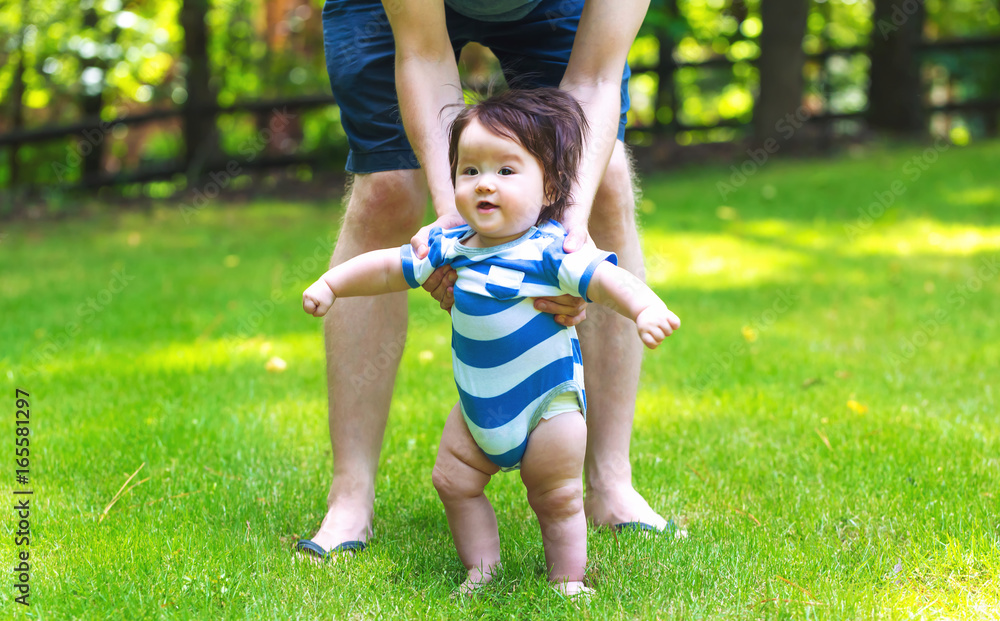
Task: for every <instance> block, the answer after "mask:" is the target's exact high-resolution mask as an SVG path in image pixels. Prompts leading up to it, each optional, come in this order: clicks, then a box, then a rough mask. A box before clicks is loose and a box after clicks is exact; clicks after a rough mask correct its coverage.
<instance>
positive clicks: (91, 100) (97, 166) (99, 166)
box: [80, 7, 114, 187]
mask: <svg viewBox="0 0 1000 621" xmlns="http://www.w3.org/2000/svg"><path fill="white" fill-rule="evenodd" d="M83 26H84V28H87V29H91V28H96V27H97V11H96V10H95V9H94V8H93V7H91V8H89V9H87V10H85V11H84V12H83ZM113 42H114V37H112V40H111V41H109V43H113ZM81 66H82V68H83V69H84V70H86V69H88V68H90V67H97V68H98V69H100V70H101V71H102V72H103V71H105V70H106V69H107V63H106V62H105V61H104V60H103V59H100V58H97V57H94V58H87V59H83V60H82V62H81ZM101 81H102V82H103V81H104V78H103V77H102V78H101ZM103 92H104V88H103V86H102V88H100V89H99V90H97V92H96V93H94V94H92V95H91V94H88V93H87V92H86V91H84V93H83V97H82V99H83V101H82V102H81V106H80V107H81V108H82V111H83V118H85V119H97V120H98V121H99V120H100V118H101V107H102V103H103V102H102V96H101V95H102V93H103ZM84 141H85V142H86V143H89V147H88V148H87V151H86V152H85V153H84V155H83V170H81V171H80V172H81V181H82V183H83V185H84V186H89V187H96V186H97V185H99V179H100V176H101V172H102V171H103V169H104V144H105V142H106V141H107V136H105V135H103V134H102V133H98V134H96V135H94V134H91V135H87V134H84Z"/></svg>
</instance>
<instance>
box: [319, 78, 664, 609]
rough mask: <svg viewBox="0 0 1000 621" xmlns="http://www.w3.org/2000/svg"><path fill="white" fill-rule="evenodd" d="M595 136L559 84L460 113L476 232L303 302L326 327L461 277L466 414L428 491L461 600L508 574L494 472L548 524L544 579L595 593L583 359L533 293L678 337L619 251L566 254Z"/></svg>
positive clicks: (332, 285)
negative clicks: (448, 270) (590, 575)
mask: <svg viewBox="0 0 1000 621" xmlns="http://www.w3.org/2000/svg"><path fill="white" fill-rule="evenodd" d="M586 131H587V126H586V119H585V117H584V115H583V111H582V109H581V108H580V106H579V104H577V102H576V100H574V99H573V98H572V97H571V96H570V95H568V94H566V93H564V92H562V91H559V90H557V89H534V90H530V91H507V92H505V93H502V94H500V95H497V96H494V97H492V98H490V99H487V100H485V101H483V102H481V103H479V104H476V105H474V106H471V107H467V108H464V109H463V110H462V111H461V112H460V113H459V114H458V116H457V117H456V119H455V121H454V122H453V123H452V127H451V136H450V149H449V157H450V159H451V171H452V179H453V181H454V184H455V204H456V206H457V208H458V212H459V214H460V215H461V216H462V217H463V218H464V219H465V221H466V222H467V223H468V225H467V226H460V227H457V228H453V229H448V230H441V229H433V230H432V231H431V233H430V237H429V240H428V246H429V252H428V254H427V257H426V258H424V259H420V258H417V256H416V255H414V253H413V252H412V250H411V248H410V246H409V245H405V246H403V247H402V248H401V249H400V248H392V249H386V250H376V251H373V252H369V253H366V254H363V255H360V256H357V257H355V258H353V259H351V260H349V261H346V262H344V263H342V264H341V265H338V266H337V267H334V268H333V269H331V270H330V271H328V272H327V273H326V274H324V275H323V277H322V278H321V279H320V280H318V281H317V282H316V283H314V284H313V285H311V286H310V287H309V288H308V289H306V291H305V293H304V294H303V300H302V305H303V308H304V309H305V311H306V312H307V313H310V314H312V315H314V316H317V317H319V316H322V315H324V314H325V313H326V312H327V311H328V310H329V309H330V306H331V305H332V304H333V303H334V301H335V300H336V299H337V298H338V297H346V296H358V295H377V294H382V293H389V292H392V291H401V290H405V289H407V288H414V287H419V286H420V285H421V284H422V283H423V282H424V281H425V280H426V279H427V278H428V277H429V276H430V275H431V273H432V272H433V271H434V270H435V269H437V268H438V267H440V266H442V265H445V264H450V265H451V266H452V267H453V268H454V269H455V271H456V274H457V280H456V282H455V284H454V294H455V304H454V306H453V307H452V310H451V319H452V360H453V363H454V373H455V383H456V384H457V386H458V393H459V404H458V405H456V406H455V408H454V409H452V411H451V414H450V415H449V417H448V420H447V422H446V423H445V426H444V433H443V435H442V438H441V445H440V447H439V449H438V457H437V463H436V464H435V465H434V474H433V481H434V487H435V488H436V489H437V491H438V494H439V496H440V497H441V501H442V502H443V503H444V508H445V513H446V514H447V516H448V524H449V526H450V528H451V532H452V536H453V537H454V540H455V547H456V548H457V549H458V555H459V557H460V558H461V560H462V563H463V564H464V565H465V568H466V569H467V570H468V575H467V577H466V579H465V581H464V582H463V583H462V585H461V587H460V588H459V591H458V592H459V593H462V594H465V593H471V592H472V591H474V590H475V589H477V588H479V587H481V586H483V585H485V584H486V583H487V582H489V581H490V580H491V579H492V578H493V576H494V575H495V574H496V572H497V571H498V569H499V567H500V537H499V533H498V530H497V521H496V515H495V514H494V512H493V507H492V506H491V505H490V502H489V500H487V498H486V496H485V494H484V490H485V488H486V484H487V483H488V482H489V480H490V477H491V476H492V475H493V474H496V473H497V472H498V471H499V470H505V471H506V470H517V469H519V470H520V471H521V480H522V481H523V483H524V485H525V488H526V489H527V495H528V502H529V503H530V505H531V507H532V509H533V510H534V512H535V514H536V515H537V516H538V521H539V523H540V526H541V531H542V542H543V544H544V547H545V561H546V564H547V566H548V570H549V580H550V581H551V582H553V586H554V587H555V588H556V589H557V590H558V591H560V592H561V593H563V594H565V595H568V596H574V595H577V594H581V593H586V592H588V591H589V589H587V587H585V586H584V584H583V579H584V568H585V565H586V561H587V522H586V518H585V516H584V512H583V482H582V473H583V461H584V453H585V450H586V445H587V427H586V423H585V420H584V417H585V414H586V408H587V398H586V394H585V392H584V380H583V366H582V364H583V358H582V355H581V353H580V343H579V341H578V340H577V335H576V329H575V328H573V327H565V326H562V325H560V324H558V323H557V322H556V321H555V319H554V317H553V316H552V315H549V314H546V313H542V312H540V311H537V310H535V308H534V306H533V301H532V300H533V298H538V297H547V296H558V295H562V294H566V293H569V294H572V295H574V296H577V297H581V298H584V299H587V300H588V301H596V302H599V303H603V304H606V305H608V306H610V307H611V308H613V309H615V310H616V311H617V312H619V313H621V314H622V315H624V316H626V317H628V318H630V319H632V320H634V321H635V322H636V325H637V328H638V332H639V337H640V339H641V340H642V342H643V343H645V344H646V346H648V347H650V348H655V347H656V346H657V345H659V343H660V342H661V341H662V340H663V339H664V338H665V337H667V336H670V334H671V333H672V332H673V331H674V330H676V329H677V328H679V327H680V320H679V319H678V318H677V316H676V315H675V314H674V313H672V312H671V311H670V310H668V309H667V307H666V306H665V305H664V304H663V302H662V301H661V300H660V299H659V298H658V297H657V296H656V294H655V293H653V291H652V290H650V289H649V287H647V286H646V285H645V283H643V282H642V281H641V280H640V279H638V278H636V277H635V276H633V275H632V274H630V273H629V272H627V271H625V270H623V269H621V268H619V267H618V266H617V257H616V256H615V255H614V254H613V253H609V252H604V251H601V250H598V249H596V248H594V247H592V246H591V247H585V248H583V249H581V250H579V251H577V252H574V253H572V254H567V253H565V252H563V242H564V239H565V236H566V233H565V230H564V229H563V228H562V226H561V225H560V224H559V223H558V220H559V219H560V218H561V216H562V214H563V211H564V210H565V209H566V207H567V205H568V204H569V202H570V200H571V196H570V190H571V188H572V186H573V183H574V181H575V179H576V171H577V168H578V166H579V163H580V157H581V153H582V150H583V140H584V136H585V133H586ZM529 440H530V441H529Z"/></svg>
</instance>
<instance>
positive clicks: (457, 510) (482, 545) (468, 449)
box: [433, 405, 500, 593]
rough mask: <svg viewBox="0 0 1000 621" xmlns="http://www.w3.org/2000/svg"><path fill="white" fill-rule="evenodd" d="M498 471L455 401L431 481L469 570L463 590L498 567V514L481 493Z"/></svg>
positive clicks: (484, 579) (479, 583)
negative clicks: (477, 441)
mask: <svg viewBox="0 0 1000 621" xmlns="http://www.w3.org/2000/svg"><path fill="white" fill-rule="evenodd" d="M498 470H499V468H497V466H496V464H494V463H493V462H491V461H490V460H488V459H487V458H486V456H485V455H484V454H483V452H482V451H481V450H480V449H479V446H477V445H476V441H475V440H473V439H472V435H471V434H470V433H469V428H468V427H467V426H466V424H465V420H464V419H463V418H462V412H461V410H460V409H459V406H458V405H456V406H455V407H454V408H453V409H452V410H451V414H450V415H449V416H448V421H447V422H446V423H445V425H444V433H443V434H442V435H441V446H440V447H439V448H438V456H437V462H436V463H435V464H434V474H433V480H434V487H435V489H437V492H438V496H440V497H441V502H442V503H444V512H445V515H447V516H448V526H449V527H450V528H451V536H452V537H453V538H454V540H455V548H456V549H457V550H458V557H459V558H460V559H461V560H462V564H463V565H465V568H466V570H468V572H469V574H468V577H467V578H466V580H465V582H464V583H463V584H462V588H461V592H463V593H468V592H471V591H473V590H475V589H476V588H477V587H479V586H482V585H484V584H486V583H487V582H489V581H490V580H491V579H492V578H493V573H494V570H495V569H497V568H498V567H499V565H500V535H499V533H498V532H497V517H496V514H495V513H494V512H493V506H492V505H491V504H490V501H489V500H488V499H487V498H486V494H484V493H483V490H484V489H485V488H486V484H487V483H489V482H490V477H491V476H492V475H494V474H496V472H497V471H498Z"/></svg>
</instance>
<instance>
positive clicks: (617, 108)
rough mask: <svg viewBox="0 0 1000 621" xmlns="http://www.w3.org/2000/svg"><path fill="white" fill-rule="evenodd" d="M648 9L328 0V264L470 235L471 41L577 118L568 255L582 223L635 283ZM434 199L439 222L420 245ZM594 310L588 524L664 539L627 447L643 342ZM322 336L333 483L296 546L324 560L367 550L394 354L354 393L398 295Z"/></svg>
mask: <svg viewBox="0 0 1000 621" xmlns="http://www.w3.org/2000/svg"><path fill="white" fill-rule="evenodd" d="M446 4H447V6H446ZM648 4H649V2H648V0H587V1H586V2H584V1H583V0H505V1H504V0H493V1H489V0H384V2H383V6H381V7H380V6H379V5H378V3H377V2H371V1H370V0H368V1H359V0H353V1H346V0H328V1H327V4H326V7H325V8H324V12H323V20H324V33H325V40H326V51H327V65H328V69H329V72H330V79H331V83H332V86H333V91H334V95H335V96H336V97H337V100H338V102H339V103H340V106H341V118H342V121H343V124H344V129H345V131H346V132H347V134H348V137H349V141H350V145H351V155H350V157H349V159H348V170H349V171H351V172H353V173H355V176H354V181H353V187H352V192H351V196H350V199H349V201H348V205H347V212H346V215H345V219H344V225H343V228H342V230H341V233H340V237H339V239H338V242H337V246H336V249H335V251H334V255H333V259H332V264H338V263H341V262H343V261H345V260H347V259H349V258H351V257H353V256H355V255H357V254H359V253H361V252H366V251H369V250H373V249H376V248H386V247H390V246H393V245H400V244H403V243H406V241H407V240H410V241H411V243H412V245H413V248H414V251H415V252H416V253H417V254H418V255H419V256H424V255H425V254H426V252H427V245H426V243H427V235H428V232H429V231H430V228H431V227H432V226H441V227H444V228H447V227H450V226H455V225H457V224H461V223H462V221H461V219H460V218H459V217H458V215H457V212H456V210H455V197H454V191H453V188H452V184H451V176H450V168H449V162H448V144H447V126H448V122H449V121H450V118H451V115H449V114H448V112H447V106H448V105H449V104H455V103H461V102H462V89H461V85H460V82H459V75H458V68H457V64H456V58H457V54H458V51H459V50H461V47H462V46H463V45H464V44H465V43H466V42H468V41H472V40H475V41H478V42H480V43H482V44H483V45H486V46H487V47H489V48H490V49H491V50H493V52H494V54H496V55H497V57H498V58H499V60H500V62H501V66H502V67H503V69H504V72H505V74H506V75H507V80H508V82H509V83H513V84H514V85H516V86H518V87H521V88H525V87H528V88H530V87H531V86H535V85H544V86H558V87H560V88H562V89H564V90H566V91H568V92H570V93H572V94H573V95H574V96H575V97H576V98H577V100H578V101H579V102H580V104H581V105H582V106H583V108H584V111H585V113H586V115H587V119H588V121H589V123H590V130H591V134H590V139H589V140H588V141H587V145H586V149H585V153H584V157H583V163H582V165H581V169H580V175H579V180H578V184H577V186H576V187H575V189H574V192H573V196H574V197H575V205H574V206H573V207H572V208H571V210H570V211H569V212H568V213H567V216H566V218H565V221H564V226H565V228H566V229H567V231H568V232H569V234H568V236H567V239H566V244H565V249H566V251H567V252H571V251H573V250H576V249H579V248H580V247H581V246H582V245H583V244H584V243H585V242H586V241H587V231H588V220H589V229H590V232H591V233H592V234H593V238H594V241H595V242H596V243H597V245H598V246H599V247H601V248H605V249H608V250H612V251H615V252H616V253H617V254H618V257H619V264H620V265H621V266H622V267H623V268H625V269H627V270H629V271H631V272H633V273H635V274H636V275H638V276H640V277H642V275H643V267H642V255H641V253H640V250H639V240H638V235H637V233H636V228H635V220H634V214H633V212H634V207H635V205H634V197H633V191H632V183H631V177H630V171H629V165H628V159H627V156H626V153H625V147H624V144H623V143H622V142H621V138H622V136H623V135H624V112H625V111H626V110H627V109H628V92H627V78H628V68H627V67H626V62H625V61H626V57H627V55H628V50H629V48H630V46H631V44H632V41H633V40H634V38H635V35H636V33H637V31H638V29H639V26H640V24H641V23H642V19H643V17H644V16H645V13H646V9H647V7H648ZM390 25H391V28H390ZM623 68H624V74H623ZM394 76H395V79H394ZM397 93H398V105H397V101H396V94H397ZM397 110H398V112H397ZM442 110H445V112H442ZM400 115H401V118H402V122H403V125H405V128H406V132H405V135H404V133H403V129H402V126H401V125H400V124H399V118H400ZM407 136H408V137H409V141H407ZM411 145H412V150H411V148H410V147H411ZM414 152H416V157H414ZM418 161H419V163H418ZM420 164H422V165H423V166H422V170H420V169H418V168H417V167H418V166H419V165H420ZM428 191H429V193H430V197H431V199H432V201H433V203H434V208H435V211H436V212H437V214H438V219H437V221H436V222H435V223H434V224H432V225H428V226H425V227H423V228H422V229H420V230H419V232H417V234H416V235H413V231H416V230H417V229H418V228H419V227H420V224H421V222H422V219H423V215H424V206H425V203H426V196H427V193H428ZM592 205H593V209H591V206H592ZM411 236H412V237H411ZM451 278H453V273H445V272H442V273H439V274H436V275H435V277H432V278H431V280H430V281H428V284H426V285H425V288H427V289H429V290H432V291H434V295H435V297H437V298H438V299H441V300H442V306H444V307H447V306H449V305H450V302H451V300H450V297H449V294H447V289H448V285H449V284H450V279H451ZM579 303H580V302H579V301H578V300H576V301H573V300H569V299H563V298H558V299H555V300H545V299H540V300H538V301H536V305H537V307H538V308H539V309H540V310H545V311H547V312H552V313H554V314H556V315H557V320H558V321H560V322H561V323H566V325H573V324H576V323H578V322H579V321H580V320H581V319H582V313H580V307H579V306H578V304H579ZM588 313H589V314H590V320H589V321H584V322H583V323H580V325H579V332H580V339H581V341H582V343H583V345H582V348H583V355H584V364H585V365H586V367H587V369H588V372H587V395H588V401H589V403H588V422H587V425H588V434H587V438H588V441H587V459H586V473H587V482H586V485H587V487H586V501H585V509H586V513H587V516H588V519H590V520H591V521H592V522H593V523H595V524H598V525H609V526H613V525H619V524H622V523H637V522H638V523H642V524H645V525H650V526H652V527H654V528H656V529H663V528H665V527H666V525H667V522H666V521H665V520H664V519H663V518H662V517H660V516H659V515H657V514H656V512H655V511H653V510H652V509H651V508H650V507H649V505H648V504H647V503H646V501H645V500H644V499H643V498H642V497H641V496H640V495H639V494H638V493H637V492H636V491H635V490H634V489H633V488H632V481H631V479H632V471H631V465H630V463H629V439H630V436H631V427H632V414H633V411H634V406H635V394H636V389H637V383H638V376H639V363H640V359H641V354H642V345H641V343H640V342H639V340H638V339H637V338H636V336H635V330H634V328H633V327H632V326H631V324H630V323H629V322H628V321H627V320H625V319H624V318H622V317H620V316H618V315H617V314H616V313H614V312H611V311H608V310H607V309H602V308H600V307H597V306H594V307H591V309H589V310H588ZM325 330H326V353H327V373H328V390H329V405H330V437H331V442H332V444H333V456H334V477H333V482H332V484H331V487H330V493H329V496H328V499H327V503H328V512H327V515H326V517H325V519H324V520H323V523H322V525H321V526H320V529H319V531H318V532H317V533H316V534H315V535H314V536H313V538H312V540H311V541H309V540H307V541H303V542H300V546H299V548H300V549H301V550H306V551H309V552H312V553H315V554H318V555H325V554H326V553H328V552H339V551H345V550H361V549H364V542H365V541H366V540H367V538H368V537H369V536H370V535H371V534H372V517H373V515H372V513H373V509H372V506H373V502H374V495H375V475H376V470H377V466H378V458H379V452H380V450H381V444H382V437H383V434H384V431H385V424H386V419H387V416H388V411H389V401H390V398H391V396H392V387H393V383H394V381H395V371H396V367H397V365H398V362H399V360H398V356H397V357H396V359H394V360H392V361H391V364H390V365H389V368H387V369H386V370H385V372H384V373H383V374H382V375H380V376H379V377H377V378H376V379H375V380H373V381H372V382H370V383H369V384H367V385H366V386H365V389H364V390H363V391H358V390H356V389H355V388H354V387H353V386H352V378H357V377H359V376H361V375H362V371H361V369H362V367H363V365H364V363H365V361H366V360H370V359H372V358H374V357H376V356H378V355H380V354H383V353H384V352H386V351H396V350H398V349H399V348H398V347H394V348H386V347H385V345H386V344H387V343H389V344H399V343H402V342H403V339H404V338H405V332H406V299H405V294H392V296H382V297H380V298H379V299H378V301H377V302H376V301H373V300H372V299H370V298H354V299H348V300H344V301H343V302H342V303H341V304H338V305H337V306H336V307H335V309H334V311H333V312H331V313H329V314H328V315H327V317H326V323H325ZM373 335H381V336H379V337H378V338H372V336H373Z"/></svg>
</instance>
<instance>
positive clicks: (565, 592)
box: [552, 580, 594, 601]
mask: <svg viewBox="0 0 1000 621" xmlns="http://www.w3.org/2000/svg"><path fill="white" fill-rule="evenodd" d="M552 588H553V589H555V591H556V593H558V594H560V595H562V596H563V597H568V598H570V599H571V600H573V601H586V600H588V599H590V596H591V595H593V594H594V589H591V588H588V587H585V586H584V585H583V582H581V581H579V580H577V581H575V582H556V583H554V584H553V585H552Z"/></svg>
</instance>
